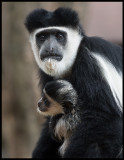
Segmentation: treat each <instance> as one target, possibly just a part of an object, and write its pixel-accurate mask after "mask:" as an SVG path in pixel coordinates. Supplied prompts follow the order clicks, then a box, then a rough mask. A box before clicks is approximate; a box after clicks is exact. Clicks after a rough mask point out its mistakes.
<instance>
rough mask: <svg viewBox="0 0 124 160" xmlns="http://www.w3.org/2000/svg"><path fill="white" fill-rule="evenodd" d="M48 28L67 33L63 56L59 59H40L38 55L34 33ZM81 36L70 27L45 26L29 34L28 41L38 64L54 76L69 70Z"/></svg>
mask: <svg viewBox="0 0 124 160" xmlns="http://www.w3.org/2000/svg"><path fill="white" fill-rule="evenodd" d="M48 29H58V30H60V31H64V32H66V33H67V43H66V46H65V50H64V57H63V59H62V60H61V61H56V60H53V59H49V60H47V61H41V59H40V57H39V51H38V48H37V45H36V34H37V33H39V32H41V31H44V30H48ZM82 38H83V37H82V36H81V35H79V33H78V32H77V31H76V30H73V29H71V28H67V27H47V28H40V29H36V30H35V31H34V32H33V33H32V34H31V35H30V43H31V46H32V50H33V53H34V57H35V59H36V62H37V64H38V66H39V67H40V68H41V69H42V70H43V71H44V72H45V73H47V74H48V75H51V76H54V77H62V76H63V75H64V74H66V73H67V72H68V71H70V70H71V67H72V65H73V63H74V61H75V58H76V55H77V50H78V47H79V44H80V42H81V40H82Z"/></svg>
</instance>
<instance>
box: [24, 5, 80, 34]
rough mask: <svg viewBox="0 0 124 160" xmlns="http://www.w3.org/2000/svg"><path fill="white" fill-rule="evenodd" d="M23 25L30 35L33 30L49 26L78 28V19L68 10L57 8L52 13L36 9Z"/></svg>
mask: <svg viewBox="0 0 124 160" xmlns="http://www.w3.org/2000/svg"><path fill="white" fill-rule="evenodd" d="M25 25H26V27H27V29H28V31H29V32H30V33H31V32H33V30H35V29H37V28H42V27H50V26H65V27H72V28H75V29H76V28H77V27H79V18H78V15H77V13H76V12H75V11H73V10H72V9H70V8H58V9H56V10H55V11H54V12H49V11H46V10H44V9H36V10H34V11H33V12H31V14H29V15H28V16H27V18H26V21H25Z"/></svg>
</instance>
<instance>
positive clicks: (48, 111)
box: [37, 90, 64, 116]
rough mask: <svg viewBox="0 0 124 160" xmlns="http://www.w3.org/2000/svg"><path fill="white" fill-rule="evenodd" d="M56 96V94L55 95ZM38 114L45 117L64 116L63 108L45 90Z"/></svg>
mask: <svg viewBox="0 0 124 160" xmlns="http://www.w3.org/2000/svg"><path fill="white" fill-rule="evenodd" d="M53 94H54V93H53ZM37 110H38V112H39V113H40V114H42V115H44V116H54V115H57V114H63V113H64V111H63V107H62V106H61V105H60V104H59V103H58V102H56V101H55V100H53V99H52V98H51V97H50V96H49V95H48V94H47V93H46V91H45V90H43V96H42V98H41V99H40V100H39V101H38V109H37Z"/></svg>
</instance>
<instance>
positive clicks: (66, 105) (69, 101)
mask: <svg viewBox="0 0 124 160" xmlns="http://www.w3.org/2000/svg"><path fill="white" fill-rule="evenodd" d="M72 106H73V103H72V101H71V100H68V101H64V107H66V108H70V107H72Z"/></svg>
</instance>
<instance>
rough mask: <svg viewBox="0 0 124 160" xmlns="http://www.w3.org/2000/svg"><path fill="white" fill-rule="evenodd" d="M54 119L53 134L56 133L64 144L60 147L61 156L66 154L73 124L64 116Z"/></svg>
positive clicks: (56, 136) (55, 135)
mask: <svg viewBox="0 0 124 160" xmlns="http://www.w3.org/2000/svg"><path fill="white" fill-rule="evenodd" d="M56 118H57V119H52V121H51V127H52V128H51V129H52V134H54V137H55V138H56V139H57V140H59V141H61V142H62V145H61V146H60V148H59V153H60V155H61V156H63V155H64V153H65V151H66V149H67V147H68V145H69V140H70V137H71V134H72V131H71V126H70V124H69V123H68V121H67V119H66V118H64V117H61V118H58V117H56Z"/></svg>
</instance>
